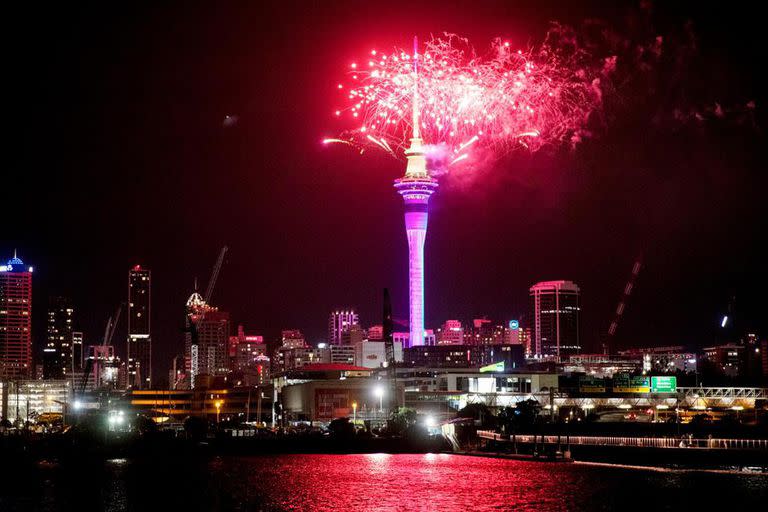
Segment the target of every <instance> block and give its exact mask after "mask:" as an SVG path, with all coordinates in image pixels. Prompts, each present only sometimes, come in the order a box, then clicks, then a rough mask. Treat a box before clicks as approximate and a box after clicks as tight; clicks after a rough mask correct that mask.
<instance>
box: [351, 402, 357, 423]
mask: <svg viewBox="0 0 768 512" xmlns="http://www.w3.org/2000/svg"><path fill="white" fill-rule="evenodd" d="M352 423H353V424H355V423H357V402H352Z"/></svg>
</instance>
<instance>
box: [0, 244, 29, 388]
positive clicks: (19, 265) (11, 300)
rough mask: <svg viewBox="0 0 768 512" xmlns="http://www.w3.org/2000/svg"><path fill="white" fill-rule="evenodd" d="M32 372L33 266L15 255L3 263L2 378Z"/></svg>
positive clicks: (0, 269) (0, 283) (0, 315)
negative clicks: (26, 264)
mask: <svg viewBox="0 0 768 512" xmlns="http://www.w3.org/2000/svg"><path fill="white" fill-rule="evenodd" d="M31 371H32V267H28V266H25V265H24V262H23V261H21V260H20V259H19V258H18V257H16V255H15V254H14V256H13V258H12V259H10V260H8V263H7V264H6V265H0V378H1V379H23V378H29V377H30V375H31Z"/></svg>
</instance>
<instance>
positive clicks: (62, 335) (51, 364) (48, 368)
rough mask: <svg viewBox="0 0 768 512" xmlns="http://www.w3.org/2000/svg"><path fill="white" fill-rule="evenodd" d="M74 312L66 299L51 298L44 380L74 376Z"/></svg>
mask: <svg viewBox="0 0 768 512" xmlns="http://www.w3.org/2000/svg"><path fill="white" fill-rule="evenodd" d="M74 311H75V310H74V309H73V308H72V303H71V302H70V300H69V299H68V298H66V297H51V298H50V299H49V301H48V319H47V320H48V325H47V329H46V343H45V347H44V348H43V378H44V379H66V378H69V377H71V376H72V371H73V370H74V368H73V364H72V363H73V359H72V342H73V340H72V330H73V328H74V326H73V325H72V323H73V316H74ZM81 346H82V345H81Z"/></svg>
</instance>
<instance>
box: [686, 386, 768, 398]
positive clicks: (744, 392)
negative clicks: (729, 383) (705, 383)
mask: <svg viewBox="0 0 768 512" xmlns="http://www.w3.org/2000/svg"><path fill="white" fill-rule="evenodd" d="M677 391H678V392H679V393H682V394H683V395H685V397H686V398H763V399H768V388H740V387H719V388H712V387H707V388H705V387H699V388H695V387H679V388H677Z"/></svg>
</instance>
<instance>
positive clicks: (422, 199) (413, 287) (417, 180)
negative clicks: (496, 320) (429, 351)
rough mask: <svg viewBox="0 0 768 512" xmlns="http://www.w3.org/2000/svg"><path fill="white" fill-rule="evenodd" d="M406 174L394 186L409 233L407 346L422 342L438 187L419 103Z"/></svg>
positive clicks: (414, 115) (414, 118)
mask: <svg viewBox="0 0 768 512" xmlns="http://www.w3.org/2000/svg"><path fill="white" fill-rule="evenodd" d="M405 156H406V158H407V159H408V164H407V167H406V170H405V176H403V177H402V178H399V179H397V180H395V189H396V190H397V192H398V193H399V194H400V195H401V196H402V197H403V201H404V202H405V233H406V235H407V236H408V295H409V300H408V305H409V307H408V308H409V318H410V326H409V334H410V335H409V338H410V346H412V347H418V346H421V345H424V240H425V239H426V237H427V220H428V214H427V205H428V203H429V197H430V196H431V195H432V194H433V193H434V192H435V190H437V180H435V179H434V178H432V177H431V176H430V175H429V172H428V171H427V157H426V154H425V151H424V147H423V146H422V140H421V136H420V133H419V113H418V105H416V102H415V101H414V105H413V137H412V138H411V146H410V147H409V148H408V149H407V150H406V151H405Z"/></svg>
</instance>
